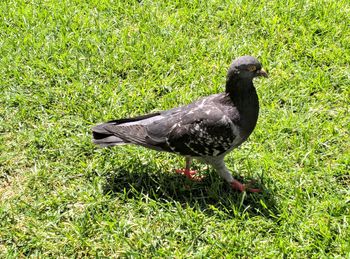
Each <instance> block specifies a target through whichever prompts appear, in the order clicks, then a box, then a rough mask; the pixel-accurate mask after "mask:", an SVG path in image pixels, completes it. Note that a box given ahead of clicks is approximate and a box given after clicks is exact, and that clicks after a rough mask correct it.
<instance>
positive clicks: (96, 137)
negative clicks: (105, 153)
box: [92, 122, 127, 147]
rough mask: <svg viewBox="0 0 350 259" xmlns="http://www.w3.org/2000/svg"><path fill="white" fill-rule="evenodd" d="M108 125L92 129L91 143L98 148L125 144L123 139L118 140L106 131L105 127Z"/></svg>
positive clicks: (104, 124)
mask: <svg viewBox="0 0 350 259" xmlns="http://www.w3.org/2000/svg"><path fill="white" fill-rule="evenodd" d="M108 124H109V123H108V122H107V123H103V124H100V125H97V126H95V127H93V128H92V137H93V139H92V141H93V142H94V143H95V144H96V145H99V146H100V147H108V146H116V145H123V144H126V143H127V142H125V141H124V140H123V139H121V138H118V137H117V136H115V135H113V134H112V133H111V132H109V131H107V130H106V128H105V126H107V125H108Z"/></svg>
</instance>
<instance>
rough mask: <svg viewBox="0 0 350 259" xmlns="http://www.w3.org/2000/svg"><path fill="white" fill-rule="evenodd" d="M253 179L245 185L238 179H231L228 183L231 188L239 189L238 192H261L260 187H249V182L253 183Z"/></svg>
mask: <svg viewBox="0 0 350 259" xmlns="http://www.w3.org/2000/svg"><path fill="white" fill-rule="evenodd" d="M254 182H255V181H251V182H249V183H248V184H247V185H245V184H242V183H241V182H240V181H237V180H233V181H232V182H231V183H230V184H231V187H232V189H233V190H235V191H239V192H244V191H247V192H261V190H260V189H257V188H249V186H250V185H251V184H254Z"/></svg>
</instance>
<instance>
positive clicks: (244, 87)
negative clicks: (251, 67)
mask: <svg viewBox="0 0 350 259" xmlns="http://www.w3.org/2000/svg"><path fill="white" fill-rule="evenodd" d="M226 93H227V94H228V95H229V96H230V99H231V101H232V103H233V105H234V106H235V107H236V108H237V109H238V111H239V113H240V120H239V125H240V126H241V130H242V131H243V136H244V138H247V137H248V136H249V135H250V133H252V131H253V130H254V128H255V125H256V122H257V120H258V114H259V100H258V95H257V93H256V90H255V87H254V85H253V81H252V79H242V78H233V79H231V80H228V81H227V82H226Z"/></svg>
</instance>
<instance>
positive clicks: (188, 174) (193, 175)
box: [175, 169, 203, 181]
mask: <svg viewBox="0 0 350 259" xmlns="http://www.w3.org/2000/svg"><path fill="white" fill-rule="evenodd" d="M175 172H176V173H178V174H183V175H186V177H187V178H188V179H190V180H192V181H201V180H202V179H203V177H200V176H196V174H197V171H196V170H189V169H176V170H175Z"/></svg>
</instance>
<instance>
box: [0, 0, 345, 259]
mask: <svg viewBox="0 0 350 259" xmlns="http://www.w3.org/2000/svg"><path fill="white" fill-rule="evenodd" d="M0 14H1V22H0V35H1V39H0V46H1V47H0V50H1V55H0V57H1V58H0V71H1V77H0V88H1V95H0V254H1V255H2V256H1V257H23V256H33V257H34V256H39V257H48V256H52V257H58V256H60V257H71V256H76V257H83V256H87V257H93V256H99V257H104V256H105V257H118V256H120V257H146V258H147V257H164V256H168V257H176V258H184V257H212V258H217V257H228V258H230V257H231V258H237V257H244V258H253V257H258V258H273V257H288V258H309V257H314V258H322V257H323V258H328V257H338V258H346V257H350V230H349V224H350V216H349V215H350V191H349V185H350V174H349V171H350V170H349V169H350V150H349V142H350V137H349V133H350V132H349V131H350V125H349V124H350V120H349V118H350V116H349V112H350V101H349V100H350V90H349V89H350V88H349V85H350V72H349V71H350V69H349V64H350V29H349V20H350V4H349V2H348V1H345V0H340V1H335V0H329V1H328V0H327V1H326V0H323V1H295V0H292V1H244V0H243V1H221V0H220V1H219V0H214V1H169V2H167V1H129V2H128V3H126V2H125V1H114V0H110V1H107V0H102V1H93V0H91V1H68V0H65V1H53V0H46V1H39V0H31V1H22V0H17V1H15V0H5V1H1V3H0ZM247 54H249V55H253V56H256V57H257V58H258V59H259V60H260V61H261V62H262V64H263V66H264V68H265V69H266V70H268V72H269V75H270V77H269V78H268V79H257V80H255V85H256V87H257V91H258V94H259V98H260V104H261V112H260V117H259V121H258V124H257V127H256V129H255V131H254V132H253V134H252V136H251V137H250V138H249V140H248V141H247V142H246V143H245V144H243V145H242V146H241V148H239V149H237V150H235V151H233V152H232V153H231V154H230V155H228V156H227V157H226V163H227V165H228V167H229V168H230V170H232V172H233V173H234V175H235V176H236V177H238V178H241V177H242V178H244V179H245V180H247V181H248V180H249V179H253V178H254V179H257V180H258V185H259V187H260V188H262V189H263V192H262V193H258V194H246V193H236V192H233V191H232V190H231V189H230V187H229V186H228V184H227V183H225V182H224V181H223V180H222V179H220V178H219V177H218V176H217V175H216V173H215V172H214V171H213V170H212V169H211V168H207V167H206V166H205V165H203V164H200V163H195V168H196V169H197V170H199V171H201V172H202V173H203V175H204V176H206V178H205V180H204V181H203V182H195V183H192V182H190V181H188V180H187V179H185V177H183V176H181V175H178V174H175V173H174V170H173V169H174V168H180V167H183V166H184V164H183V163H184V161H183V158H180V157H178V156H175V155H172V154H167V153H157V152H155V151H150V150H146V149H144V148H140V147H135V146H123V147H117V148H111V149H98V148H97V147H95V146H94V145H93V144H92V143H91V132H90V128H91V126H93V125H94V124H96V123H99V122H103V121H107V120H111V119H116V118H122V117H124V116H133V115H140V114H144V113H146V112H152V111H157V110H164V109H169V108H172V107H175V106H178V105H181V104H187V103H190V102H191V101H193V100H196V99H198V98H200V97H201V96H205V95H209V94H213V93H218V92H220V91H223V90H224V86H223V85H224V83H225V76H226V71H227V68H228V66H229V64H230V62H231V61H232V60H233V59H234V58H236V57H238V56H241V55H247Z"/></svg>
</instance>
